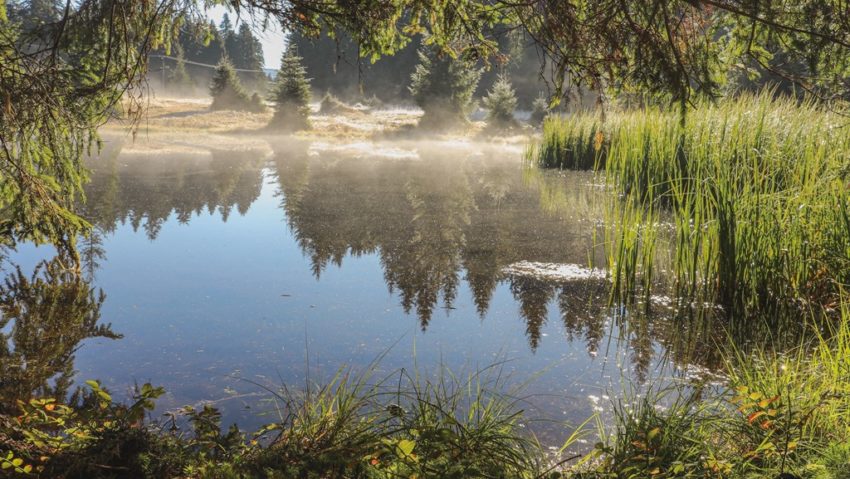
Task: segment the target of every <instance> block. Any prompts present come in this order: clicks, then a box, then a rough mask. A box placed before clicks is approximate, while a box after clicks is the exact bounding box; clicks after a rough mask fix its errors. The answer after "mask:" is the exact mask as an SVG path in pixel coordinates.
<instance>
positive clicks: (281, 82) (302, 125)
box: [270, 46, 310, 131]
mask: <svg viewBox="0 0 850 479" xmlns="http://www.w3.org/2000/svg"><path fill="white" fill-rule="evenodd" d="M270 100H271V102H272V103H273V104H274V108H275V112H274V117H273V118H272V121H271V125H270V126H271V127H273V128H275V129H283V130H285V131H295V130H303V129H306V128H309V127H310V119H309V115H310V104H309V103H310V80H309V79H308V78H307V69H306V68H304V65H302V64H301V57H300V56H298V51H297V48H295V47H294V46H290V47H289V48H287V50H286V52H285V53H284V54H283V58H282V59H281V61H280V70H279V71H278V73H277V78H276V79H275V84H274V86H273V87H272V92H271V97H270Z"/></svg>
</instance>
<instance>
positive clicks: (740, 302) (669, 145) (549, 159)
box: [528, 94, 850, 320]
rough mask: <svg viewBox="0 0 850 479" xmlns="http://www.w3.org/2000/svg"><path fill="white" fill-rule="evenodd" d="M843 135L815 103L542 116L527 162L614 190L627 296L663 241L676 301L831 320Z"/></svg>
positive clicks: (644, 277) (613, 253) (839, 270)
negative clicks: (601, 176) (581, 174)
mask: <svg viewBox="0 0 850 479" xmlns="http://www.w3.org/2000/svg"><path fill="white" fill-rule="evenodd" d="M847 128H848V126H847V119H846V117H844V116H841V115H838V114H835V113H831V112H829V111H827V110H824V109H823V108H821V107H819V106H817V105H815V104H812V103H807V102H803V103H798V102H796V101H794V100H791V99H773V98H772V97H771V96H770V95H769V94H764V95H761V96H757V97H754V96H743V97H740V98H737V99H728V100H723V101H721V102H720V103H718V104H712V103H707V102H706V103H700V104H699V105H697V106H696V107H695V108H694V109H693V110H691V111H689V112H688V115H687V117H686V121H685V124H684V128H682V127H681V125H680V119H679V117H678V114H677V113H675V112H670V111H662V110H659V109H654V108H647V109H645V110H639V111H627V112H610V113H609V114H607V115H606V116H605V119H604V121H603V120H600V118H599V116H598V115H594V114H583V115H574V116H568V117H551V118H549V119H547V121H546V123H545V125H544V131H543V139H542V143H541V144H540V145H539V146H538V147H536V148H533V149H531V150H529V152H528V156H529V158H530V159H531V160H532V161H535V162H537V163H538V164H539V165H540V166H542V167H551V168H569V169H590V168H598V169H599V170H601V171H604V172H605V174H606V176H607V180H608V181H607V183H608V185H609V186H610V187H611V188H612V189H614V190H615V192H616V193H619V194H620V196H621V201H620V202H619V203H618V205H617V206H616V207H615V208H614V209H613V213H612V215H611V221H609V230H610V236H609V237H608V238H606V239H607V240H608V241H607V244H608V245H609V246H610V248H609V251H610V254H609V261H608V262H609V265H608V266H609V268H610V270H611V272H612V275H613V279H614V282H615V284H618V285H620V286H621V287H620V288H619V290H620V291H621V292H622V298H623V299H628V298H627V296H628V295H629V294H632V293H633V291H634V287H635V286H640V285H644V286H649V285H651V284H652V283H653V281H654V279H655V278H653V275H654V273H655V271H654V270H653V266H652V265H653V255H654V254H655V252H656V251H657V250H658V249H659V248H660V243H661V242H662V241H668V242H669V243H671V244H670V245H669V247H668V248H666V249H667V250H670V251H673V255H672V258H671V261H670V262H671V263H672V264H671V265H670V269H671V271H673V272H674V274H673V278H674V280H675V281H674V284H672V285H668V286H670V287H672V288H673V289H674V290H675V293H676V296H678V297H680V298H682V299H683V300H684V301H685V302H693V301H700V302H703V301H709V302H713V303H717V304H719V305H720V306H722V307H723V308H724V310H725V311H726V313H727V316H728V317H735V318H745V319H747V320H753V318H756V319H758V318H765V317H769V316H788V315H792V316H797V317H799V316H801V315H807V314H808V311H810V309H811V308H812V307H816V308H826V309H827V310H828V311H831V312H833V313H834V312H835V311H836V310H837V305H838V302H839V294H840V286H841V285H843V284H847V283H848V281H850V209H849V208H848V204H849V203H848V194H850V193H848V183H847V173H848V163H847V158H848V157H850V134H848V130H847ZM659 226H662V227H668V226H669V227H671V229H672V230H673V234H671V235H668V234H659ZM646 293H647V294H649V288H646Z"/></svg>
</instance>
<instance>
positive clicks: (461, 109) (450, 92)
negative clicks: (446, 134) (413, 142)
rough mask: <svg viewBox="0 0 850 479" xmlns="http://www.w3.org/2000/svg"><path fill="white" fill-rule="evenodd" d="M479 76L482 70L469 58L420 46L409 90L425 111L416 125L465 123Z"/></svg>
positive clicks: (446, 125)
mask: <svg viewBox="0 0 850 479" xmlns="http://www.w3.org/2000/svg"><path fill="white" fill-rule="evenodd" d="M480 78H481V70H480V69H478V68H475V66H474V65H473V64H472V62H470V61H467V60H463V59H453V58H451V57H450V56H449V55H445V54H443V55H440V54H438V52H437V51H436V50H435V49H433V48H428V49H421V50H419V64H418V65H416V69H415V70H414V72H413V75H411V78H410V80H411V82H410V93H411V94H412V95H413V99H414V100H415V101H416V104H417V105H419V107H420V108H422V110H424V111H425V114H424V115H423V117H422V120H421V121H420V123H419V125H420V126H424V127H431V128H433V127H451V126H454V125H457V124H459V123H465V122H466V121H467V119H466V116H467V115H468V114H469V111H470V109H471V107H472V95H473V93H475V88H476V87H477V86H478V80H479V79H480Z"/></svg>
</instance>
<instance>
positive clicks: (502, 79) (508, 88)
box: [484, 74, 517, 128]
mask: <svg viewBox="0 0 850 479" xmlns="http://www.w3.org/2000/svg"><path fill="white" fill-rule="evenodd" d="M516 104H517V99H516V92H515V91H514V87H513V85H511V81H510V80H509V79H508V77H507V75H504V74H503V75H499V78H498V79H497V80H496V83H494V84H493V89H492V90H490V91H489V92H487V96H486V97H484V106H485V107H486V108H487V123H488V125H487V126H488V127H491V128H508V127H512V126H515V125H516V120H515V119H514V110H515V109H516Z"/></svg>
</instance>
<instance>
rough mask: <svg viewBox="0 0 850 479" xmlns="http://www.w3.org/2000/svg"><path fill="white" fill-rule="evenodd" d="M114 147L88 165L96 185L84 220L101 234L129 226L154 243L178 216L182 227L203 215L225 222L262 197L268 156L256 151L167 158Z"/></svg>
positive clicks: (89, 187)
mask: <svg viewBox="0 0 850 479" xmlns="http://www.w3.org/2000/svg"><path fill="white" fill-rule="evenodd" d="M119 153H121V145H120V144H115V145H110V147H109V148H107V149H106V150H105V151H104V152H103V154H101V155H100V156H99V157H98V158H96V159H93V160H91V161H90V162H89V165H88V166H89V167H90V168H91V169H92V174H91V182H90V183H89V184H88V185H86V188H85V190H86V196H87V198H88V201H87V202H86V203H85V204H84V205H83V206H82V213H83V215H84V216H85V217H86V218H87V219H89V220H90V221H91V222H92V223H94V225H95V226H96V228H97V230H98V231H99V232H104V233H109V232H112V231H114V230H115V228H116V227H117V225H118V224H119V223H120V224H125V223H129V224H130V225H131V226H132V227H133V229H134V230H138V229H139V228H141V229H143V230H144V231H145V233H146V234H147V236H148V237H149V238H150V239H155V238H156V237H157V235H158V234H159V232H160V229H161V228H162V225H163V224H164V223H165V222H166V221H167V220H168V218H169V217H170V216H171V215H172V214H174V215H175V217H176V218H177V220H178V221H179V222H180V223H187V222H188V221H189V220H190V219H191V218H192V216H193V215H200V214H202V213H203V212H204V211H206V212H209V213H210V214H212V213H214V212H218V213H219V214H220V215H221V217H222V219H223V220H224V221H227V219H228V217H229V216H230V215H231V214H232V213H233V211H234V210H235V211H236V212H238V213H239V214H245V213H246V212H247V211H248V208H249V207H250V206H251V204H252V203H253V202H254V201H255V200H256V199H257V198H258V197H259V195H260V189H261V187H262V182H263V176H262V167H263V165H264V155H263V154H262V152H261V151H257V150H217V149H210V150H208V151H206V152H194V153H181V152H170V153H167V154H156V155H154V154H140V153H127V152H124V153H121V154H120V159H119Z"/></svg>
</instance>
